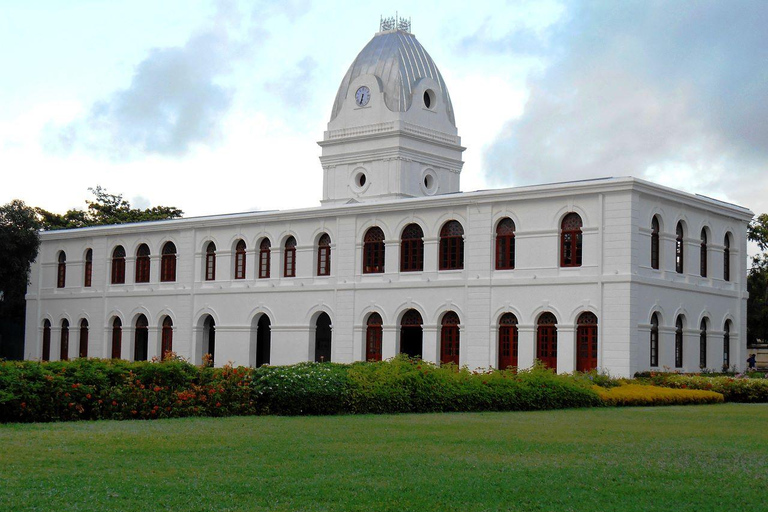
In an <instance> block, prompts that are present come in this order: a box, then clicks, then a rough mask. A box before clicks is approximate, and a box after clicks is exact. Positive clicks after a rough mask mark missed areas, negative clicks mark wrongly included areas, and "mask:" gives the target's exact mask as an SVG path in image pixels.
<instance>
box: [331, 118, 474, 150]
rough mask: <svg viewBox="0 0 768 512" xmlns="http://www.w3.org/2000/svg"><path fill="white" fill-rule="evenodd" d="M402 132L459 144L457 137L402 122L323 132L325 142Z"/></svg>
mask: <svg viewBox="0 0 768 512" xmlns="http://www.w3.org/2000/svg"><path fill="white" fill-rule="evenodd" d="M396 131H402V132H405V133H411V134H413V135H418V136H420V137H424V138H427V139H431V140H434V141H438V142H443V143H446V144H459V137H458V136H456V135H451V134H448V133H444V132H440V131H437V130H432V129H430V128H425V127H423V126H419V125H415V124H411V123H406V122H402V121H389V122H386V123H377V124H371V125H367V126H357V127H354V128H341V129H338V130H328V131H326V132H325V140H337V139H346V138H350V137H361V136H364V135H376V134H384V133H388V132H396Z"/></svg>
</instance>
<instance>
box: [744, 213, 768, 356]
mask: <svg viewBox="0 0 768 512" xmlns="http://www.w3.org/2000/svg"><path fill="white" fill-rule="evenodd" d="M747 238H748V239H749V240H751V241H752V242H756V243H757V246H758V247H759V248H760V250H761V251H763V253H762V254H758V255H756V256H754V257H753V258H752V267H751V268H750V269H749V274H748V275H747V291H749V299H748V300H747V343H749V344H750V345H751V344H754V343H756V342H757V341H758V340H768V254H766V252H765V251H768V214H766V213H762V214H760V215H758V216H757V217H756V218H755V219H754V220H752V222H751V223H750V224H749V228H748V230H747Z"/></svg>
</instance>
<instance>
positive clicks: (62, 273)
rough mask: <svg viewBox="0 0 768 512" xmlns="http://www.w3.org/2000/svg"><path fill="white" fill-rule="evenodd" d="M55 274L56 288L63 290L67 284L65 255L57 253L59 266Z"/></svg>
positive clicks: (62, 252)
mask: <svg viewBox="0 0 768 512" xmlns="http://www.w3.org/2000/svg"><path fill="white" fill-rule="evenodd" d="M57 270H58V271H57V273H56V288H64V285H66V284H67V254H66V253H65V252H64V251H59V266H58V269H57Z"/></svg>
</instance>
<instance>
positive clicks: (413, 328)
mask: <svg viewBox="0 0 768 512" xmlns="http://www.w3.org/2000/svg"><path fill="white" fill-rule="evenodd" d="M422 325H423V322H422V319H421V314H420V313H419V312H418V311H416V310H415V309H409V310H408V311H406V312H405V314H403V318H402V319H401V320H400V352H401V353H403V354H405V355H407V356H409V357H421V354H422V342H423V338H424V330H423V328H422Z"/></svg>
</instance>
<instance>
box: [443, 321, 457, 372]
mask: <svg viewBox="0 0 768 512" xmlns="http://www.w3.org/2000/svg"><path fill="white" fill-rule="evenodd" d="M442 324H443V327H442V330H441V331H440V364H445V363H454V364H456V365H458V364H459V316H458V315H457V314H456V313H454V312H453V311H449V312H448V313H446V314H445V315H444V316H443V322H442Z"/></svg>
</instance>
